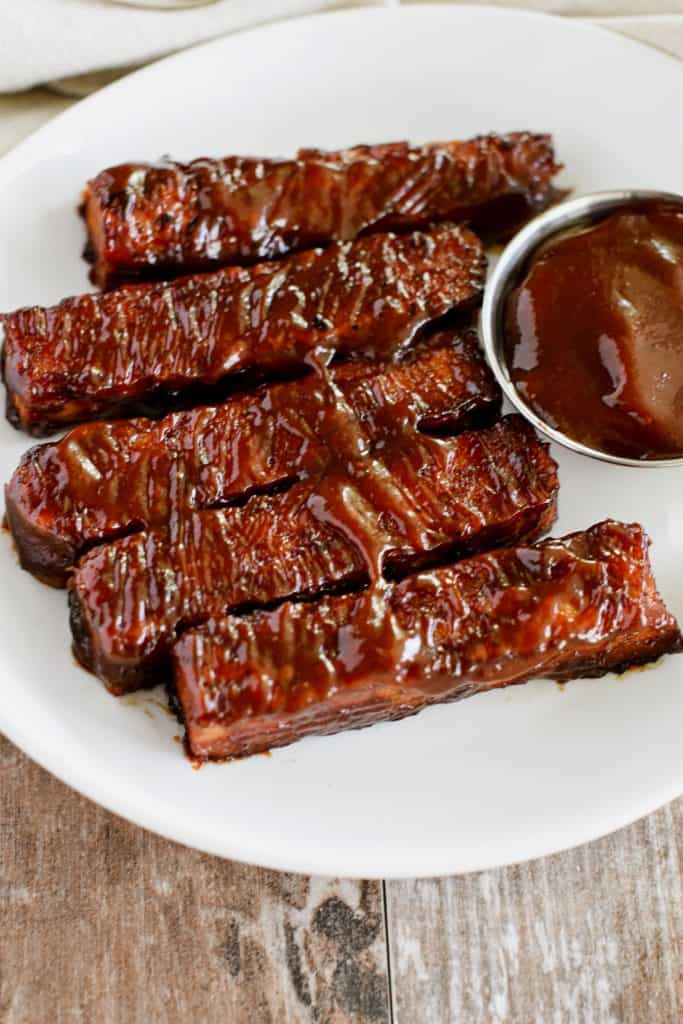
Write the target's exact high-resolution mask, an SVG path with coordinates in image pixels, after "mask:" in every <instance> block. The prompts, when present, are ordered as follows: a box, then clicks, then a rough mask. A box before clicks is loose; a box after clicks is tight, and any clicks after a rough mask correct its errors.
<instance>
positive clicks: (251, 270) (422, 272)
mask: <svg viewBox="0 0 683 1024" xmlns="http://www.w3.org/2000/svg"><path fill="white" fill-rule="evenodd" d="M485 266H486V261H485V257H484V252H483V248H482V244H481V242H480V240H479V239H478V238H477V237H476V236H475V235H473V234H472V233H471V232H470V231H468V230H467V229H466V228H462V227H454V226H452V225H441V226H439V227H437V228H435V229H434V230H433V231H431V232H414V233H412V234H408V235H402V236H399V237H397V236H394V235H390V234H384V235H374V236H372V237H369V238H364V239H359V240H358V241H356V242H353V243H351V242H349V243H340V244H338V245H333V246H331V247H330V248H328V249H326V250H324V251H321V250H310V251H308V252H305V253H301V254H299V255H296V256H291V257H289V258H288V259H287V260H283V261H282V262H280V263H277V264H272V263H269V264H258V265H256V266H253V267H248V268H238V267H231V268H226V269H224V270H220V271H217V272H216V273H214V274H205V275H197V276H195V277H189V278H184V279H181V280H178V281H175V282H173V283H171V284H151V285H150V284H146V285H135V286H129V287H126V288H120V289H118V290H117V291H113V292H109V293H107V294H106V295H84V296H80V297H76V298H71V299H65V300H64V301H63V302H61V303H59V305H57V306H53V307H51V308H42V307H32V308H27V309H21V310H18V311H17V312H15V313H9V314H5V315H4V316H2V317H1V318H0V326H2V328H3V330H4V347H3V369H4V379H5V384H6V386H7V414H8V417H9V419H10V420H11V421H12V422H13V423H15V425H17V426H20V427H22V428H23V429H24V430H28V431H29V432H31V433H34V434H41V433H45V432H46V431H49V430H51V429H54V428H55V427H58V426H60V425H64V424H68V423H75V422H78V421H80V420H88V419H99V418H102V417H104V416H113V415H124V414H125V415H130V414H131V413H134V412H136V411H139V410H141V409H142V411H143V412H144V411H148V408H149V405H150V403H156V404H157V405H158V406H159V407H160V408H162V409H163V408H164V407H166V408H169V406H170V405H171V404H172V403H173V402H174V401H175V402H177V400H178V397H179V396H180V397H182V396H183V395H184V394H188V395H190V396H191V394H192V389H193V388H195V389H196V388H197V387H198V386H201V387H203V388H211V387H217V386H220V385H224V384H225V382H226V380H231V381H233V382H235V381H239V380H240V379H242V377H243V375H244V374H247V373H250V374H252V375H261V376H262V377H263V376H266V377H269V378H271V379H272V378H273V377H277V376H283V375H291V374H292V373H294V372H297V371H298V372H301V370H302V364H303V363H304V362H305V360H306V358H307V357H308V356H309V355H310V354H311V352H313V351H314V350H316V349H319V348H324V349H327V350H329V351H331V352H334V353H335V355H337V356H340V357H356V358H357V357H360V356H364V357H367V358H384V359H387V358H396V357H397V356H399V355H400V354H401V353H402V352H404V351H405V350H406V349H407V348H408V347H409V345H410V344H411V343H412V342H413V341H414V340H416V338H417V336H418V335H419V334H420V333H421V332H422V331H424V329H425V328H426V327H428V326H429V325H430V324H433V323H434V322H435V321H438V320H440V319H442V318H444V317H445V316H446V315H447V314H451V313H453V312H454V311H455V310H459V311H464V310H466V309H468V308H471V307H473V306H474V305H476V304H477V303H478V302H479V301H480V299H481V295H482V290H483V285H484V276H485ZM240 375H241V376H240Z"/></svg>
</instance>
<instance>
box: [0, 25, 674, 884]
mask: <svg viewBox="0 0 683 1024" xmlns="http://www.w3.org/2000/svg"><path fill="white" fill-rule="evenodd" d="M682 101H683V68H682V67H681V66H680V65H678V64H677V63H675V62H674V61H673V60H671V59H669V58H667V57H665V56H663V55H661V54H659V53H657V52H655V51H654V50H649V49H645V48H643V47H640V46H638V45H637V44H635V43H633V42H631V41H629V40H627V39H623V38H620V37H618V36H616V35H611V34H609V33H607V32H606V31H604V30H601V29H597V28H589V27H585V26H582V25H580V24H576V23H572V22H570V21H562V20H556V19H552V18H547V17H543V16H539V15H532V14H519V13H515V14H513V13H509V12H504V11H502V10H497V9H491V8H479V7H478V8H467V7H458V8H454V7H450V8H449V7H442V6H433V7H428V8H424V7H419V8H415V7H413V8H409V9H399V10H364V11H348V12H343V13H339V14H334V15H324V16H320V17H314V18H308V19H302V20H297V21H292V22H288V23H285V24H281V25H277V26H274V27H269V28H265V29H259V30H257V31H254V32H249V33H247V34H245V35H240V36H233V37H231V38H227V39H224V40H220V41H218V42H214V43H211V44H209V45H207V46H204V47H201V48H199V49H196V50H192V51H189V52H187V53H184V54H182V55H180V56H177V57H174V58H172V59H169V60H165V61H162V62H161V63H159V64H156V65H154V66H153V67H151V68H149V69H147V70H144V71H142V72H139V73H138V74H135V75H133V76H131V77H130V78H127V79H125V80H123V81H121V82H118V83H117V84H116V85H114V86H112V87H110V88H108V89H106V90H105V91H104V92H101V93H99V94H97V95H95V96H94V97H92V98H90V99H89V100H86V101H85V102H83V103H82V104H80V105H79V106H77V107H75V108H73V109H72V110H70V111H69V112H67V113H66V114H63V115H62V116H61V117H58V118H57V119H56V120H54V121H53V122H52V123H50V124H49V125H48V126H47V127H45V128H43V129H42V130H41V131H40V132H38V133H37V134H36V135H34V136H33V137H32V138H30V139H29V140H27V141H26V142H25V143H23V144H22V145H21V146H20V147H19V148H18V149H16V150H15V151H14V152H13V153H11V154H10V155H9V156H8V157H6V158H5V160H4V161H2V162H1V163H0V225H1V228H0V309H11V308H13V307H16V306H19V305H22V304H25V303H35V302H51V301H55V300H57V299H59V298H61V297H62V296H64V295H66V294H69V293H73V292H78V291H83V290H85V287H86V270H85V266H84V264H83V263H82V262H81V260H80V258H79V253H80V249H81V246H82V243H83V229H82V226H81V224H80V223H79V221H78V218H77V217H76V213H75V206H76V202H77V199H78V192H79V189H80V187H81V185H82V183H83V182H84V181H85V179H86V178H87V177H88V176H89V175H91V174H93V173H94V172H96V171H97V170H99V169H100V168H101V167H104V166H106V165H107V164H111V163H115V162H117V161H120V160H123V159H126V158H136V159H138V158H142V159H145V158H154V157H157V156H159V155H160V154H162V153H167V152H172V153H173V154H174V155H176V156H179V157H192V156H195V155H200V154H221V153H224V152H227V153H230V152H234V153H257V154H287V153H291V152H292V151H293V150H294V149H295V148H296V147H298V146H303V145H315V146H329V147H338V146H340V145H345V144H351V143H354V142H361V141H380V140H388V139H396V138H405V137H407V138H410V139H412V140H414V141H422V140H430V139H448V138H453V137H464V136H467V135H470V134H476V133H478V132H484V131H488V130H490V129H492V130H500V131H505V130H513V129H518V128H522V129H533V130H552V131H553V132H554V134H555V137H556V142H557V147H558V152H559V154H560V156H561V158H562V160H564V162H565V164H566V168H567V169H566V172H565V174H564V181H565V183H566V184H567V185H571V186H573V187H574V188H575V189H576V190H577V191H578V192H582V191H587V190H592V189H605V188H622V187H629V186H636V187H637V186H639V187H642V188H659V189H670V190H672V191H674V190H677V189H678V188H679V187H680V182H681V167H682V166H683V134H682V133H681V130H680V128H681V123H680V111H681V107H682V106H683V103H682ZM26 447H27V441H26V438H25V437H22V435H21V434H18V433H16V432H15V431H14V430H12V428H11V427H9V426H8V425H6V424H3V425H1V426H0V471H1V472H0V475H1V476H2V477H3V478H4V479H8V478H9V476H10V474H11V472H12V470H13V468H14V466H15V464H16V462H17V460H18V458H19V456H20V454H21V452H22V451H23V450H24V449H25V448H26ZM555 454H556V455H557V456H558V458H559V461H560V465H561V481H562V490H561V501H560V505H561V517H560V521H559V523H558V524H557V532H558V533H561V532H565V531H567V530H573V529H578V528H581V527H585V526H588V525H589V524H591V523H593V522H595V521H596V520H598V519H601V518H603V517H605V516H615V517H618V518H622V519H625V520H640V521H641V522H642V523H644V525H645V526H646V528H647V529H648V530H649V531H650V533H651V535H652V537H653V538H654V547H653V559H654V564H655V568H656V570H657V577H658V580H659V584H660V588H661V591H662V594H663V596H664V597H665V599H666V600H667V601H668V602H669V606H670V607H671V609H672V610H673V611H674V612H675V613H678V615H680V616H683V578H682V573H681V565H682V563H683V529H682V525H683V524H682V522H681V507H682V505H681V499H682V498H683V474H682V473H681V472H679V471H677V470H670V469H669V470H666V469H662V470H650V471H647V470H627V469H621V468H619V467H616V466H609V465H606V464H598V463H595V462H591V461H589V460H586V459H583V458H580V457H578V456H572V455H571V454H569V453H567V452H564V451H557V452H556V453H555ZM0 570H1V573H0V580H1V582H0V645H1V649H2V664H1V667H0V687H1V689H2V698H1V699H0V724H1V725H2V727H3V728H4V730H5V731H6V733H7V735H8V736H9V737H10V738H11V739H12V740H14V742H15V743H17V744H18V745H19V746H20V747H22V748H23V750H25V751H26V752H27V753H28V754H29V755H30V756H31V757H33V758H34V759H35V760H37V761H39V762H40V763H41V764H43V765H44V766H45V767H47V768H48V769H49V770H50V771H52V772H54V773H55V774H56V775H58V776H59V777H60V778H62V779H64V780H65V781H66V782H68V783H70V784H71V785H72V786H75V787H76V788H77V789H79V790H80V791H81V792H83V793H85V794H86V795H88V796H90V797H92V798H93V799H94V800H97V801H98V802H99V803H101V804H103V805H104V806H106V807H108V808H110V809H111V810H113V811H116V812H117V813H119V814H122V815H124V816H125V817H127V818H130V819H131V820H133V821H135V822H138V823H139V824H141V825H144V826H145V827H147V828H150V829H154V830H155V831H157V832H160V833H162V834H163V835H166V836H169V837H171V838H174V839H177V840H179V841H181V842H183V843H187V844H189V845H192V846H196V847H200V848H202V849H204V850H208V851H210V852H212V853H217V854H221V855H223V856H226V857H235V858H239V859H242V860H246V861H251V862H254V863H258V864H265V865H269V866H273V867H277V868H282V869H290V870H298V871H305V872H320V873H328V874H342V875H359V876H368V877H369V876H385V877H391V876H406V875H434V874H444V873H450V872H460V871H470V870H474V869H480V868H486V867H491V866H494V865H500V864H505V863H508V862H512V861H518V860H522V859H524V858H528V857H534V856H538V855H541V854H547V853H550V852H553V851H556V850H559V849H562V848H564V847H568V846H571V845H573V844H576V843H581V842H584V841H586V840H589V839H592V838H594V837H596V836H599V835H601V834H603V833H605V832H608V831H610V830H612V829H614V828H617V827H618V826H620V825H623V824H626V823H627V822H630V821H632V820H634V819H635V818H637V817H638V816H640V815H642V814H644V813H646V812H648V811H651V810H653V809H654V808H656V807H658V806H659V805H661V804H663V803H664V802H665V801H667V800H670V799H672V798H673V797H675V796H677V795H678V794H679V793H680V792H681V791H683V754H682V752H681V735H682V733H683V685H682V682H683V681H682V680H681V676H682V674H683V658H682V659H677V658H670V659H668V660H665V661H663V662H662V663H661V664H659V665H657V666H656V667H654V668H651V669H648V670H646V671H643V672H634V673H629V674H627V675H626V676H625V677H623V678H621V679H616V678H614V677H608V678H605V679H602V680H597V681H596V680H590V681H586V680H584V681H579V682H576V683H572V684H570V685H569V686H567V687H566V688H565V689H562V690H561V689H560V688H559V687H558V686H556V685H554V684H553V683H543V682H535V683H532V684H530V685H528V686H523V687H517V688H513V689H510V690H508V691H505V692H496V693H492V694H488V695H484V696H481V697H475V698H474V699H472V700H469V701H464V702H462V703H460V704H455V705H451V706H449V707H443V708H434V709H430V710H428V711H426V712H423V713H422V714H421V715H419V716H418V717H417V718H414V719H410V720H407V721H404V722H400V723H395V724H384V725H379V726H375V727H374V728H372V729H366V730H364V731H361V732H351V733H346V734H344V735H340V736H334V737H329V738H321V739H310V740H306V741H305V742H302V743H299V744H297V745H294V746H292V747H289V748H285V749H283V750H278V751H277V752H275V753H273V755H272V756H271V757H253V758H251V759H250V760H246V761H242V762H236V763H232V764H227V765H209V766H207V767H204V768H202V769H201V770H200V771H194V770H193V769H192V768H191V767H190V765H189V763H188V762H187V761H186V760H185V759H184V757H183V756H182V752H181V748H180V747H179V746H178V744H177V743H174V742H173V737H174V736H175V735H176V734H177V733H178V732H179V729H178V727H177V726H176V725H175V723H174V722H173V721H171V720H170V719H169V717H168V716H167V715H166V714H165V713H164V711H163V710H162V709H161V708H160V707H159V704H158V703H154V698H153V697H152V698H150V697H149V696H135V697H133V698H129V699H123V700H118V701H117V700H115V699H114V698H112V697H110V696H108V695H107V693H106V692H105V690H104V688H103V687H102V686H101V685H100V683H99V682H97V680H95V679H94V678H92V677H91V676H89V675H87V674H86V673H85V672H84V671H82V670H80V669H79V668H77V667H76V665H75V663H74V661H73V659H72V656H71V654H70V651H69V632H68V625H67V609H66V600H65V596H64V593H62V592H56V591H52V590H50V589H48V588H46V587H43V586H41V585H40V584H39V583H37V582H36V581H35V580H34V579H32V578H31V576H29V575H28V574H26V573H22V572H20V571H19V570H18V568H17V566H16V562H15V559H14V556H13V555H12V553H11V551H10V544H9V541H8V540H7V539H5V540H4V541H3V543H2V544H1V545H0ZM157 700H158V697H157Z"/></svg>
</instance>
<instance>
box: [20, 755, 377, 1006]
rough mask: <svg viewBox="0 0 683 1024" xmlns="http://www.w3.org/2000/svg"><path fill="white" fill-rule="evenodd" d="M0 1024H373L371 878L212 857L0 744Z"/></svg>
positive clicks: (374, 911) (374, 978)
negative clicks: (285, 871) (337, 877)
mask: <svg viewBox="0 0 683 1024" xmlns="http://www.w3.org/2000/svg"><path fill="white" fill-rule="evenodd" d="M0 800H1V806H2V812H1V815H0V907H1V908H2V922H1V926H0V1020H1V1021H2V1022H3V1024H42V1022H43V1021H44V1022H48V1021H49V1022H50V1024H67V1022H68V1024H92V1022H94V1021H97V1024H152V1022H155V1021H163V1022H164V1024H176V1022H178V1024H180V1022H183V1024H186V1022H187V1021H201V1022H202V1024H214V1022H221V1024H223V1022H226V1021H229V1022H230V1024H270V1022H272V1024H282V1022H290V1021H291V1022H295V1024H299V1022H302V1024H303V1022H306V1024H308V1022H316V1024H351V1022H354V1024H355V1022H357V1024H377V1022H386V1021H387V1020H388V996H387V977H386V966H387V965H386V947H385V934H384V914H383V905H382V891H381V884H380V883H360V882H349V881H334V880H331V879H308V878H304V877H299V876H295V875H281V874H278V873H276V872H271V871H263V870H259V869H256V868H249V867H246V866H244V865H241V864H236V863H231V862H227V861H221V860H219V859H217V858H214V857H209V856H206V855H204V854H201V853H197V852H195V851H192V850H186V849H184V848H183V847H180V846H177V845H175V844H174V843H170V842H167V841H166V840H163V839H160V838H158V837H157V836H154V835H151V834H150V833H148V832H145V831H143V830H142V829H139V828H136V827H134V826H132V825H129V824H127V823H126V822H124V821H121V820H120V819H119V818H116V817H114V816H113V815H111V814H108V813H107V812H106V811H103V810H101V809H100V808H98V807H96V806H94V805H93V804H91V803H90V802H89V801H87V800H85V799H83V798H82V797H80V796H78V795H77V794H75V793H74V792H72V791H71V790H69V789H67V787H66V786H64V785H62V783H60V782H58V781H57V780H55V779H53V778H51V777H50V776H49V775H48V774H47V773H46V772H44V771H43V770H42V769H40V768H38V767H37V766H36V765H34V764H32V763H31V762H30V761H28V759H27V758H25V757H24V756H23V755H22V754H21V753H20V752H19V751H18V750H16V748H14V747H13V746H11V744H9V743H8V742H7V741H5V740H2V739H0Z"/></svg>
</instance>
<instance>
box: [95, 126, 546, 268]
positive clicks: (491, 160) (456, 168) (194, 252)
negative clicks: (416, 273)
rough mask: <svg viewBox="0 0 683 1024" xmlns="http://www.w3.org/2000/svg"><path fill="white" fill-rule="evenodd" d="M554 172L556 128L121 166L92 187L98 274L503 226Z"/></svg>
mask: <svg viewBox="0 0 683 1024" xmlns="http://www.w3.org/2000/svg"><path fill="white" fill-rule="evenodd" d="M558 170H559V166H558V165H557V164H556V163H555V159H554V154H553V147H552V141H551V139H550V137H549V136H547V135H533V134H530V133H528V132H515V133H511V134H509V135H502V136H498V135H488V136H482V137H479V138H475V139H470V140H467V141H456V142H441V143H433V144H431V145H425V146H417V147H412V148H411V147H410V146H409V145H408V144H407V143H403V142H399V143H389V144H385V145H381V146H355V147H353V148H350V149H344V150H339V151H336V152H325V151H322V150H315V149H306V150H300V151H299V153H298V154H297V156H296V157H295V159H293V160H262V159H254V158H250V157H226V158H224V159H218V160H210V159H201V160H195V161H193V162H192V163H189V164H179V163H174V162H172V161H164V162H162V163H159V164H155V165H150V164H122V165H120V166H117V167H111V168H108V169H107V170H105V171H102V172H101V173H100V174H98V175H97V177H95V178H94V179H92V181H90V182H88V184H87V186H86V190H85V196H84V213H85V218H86V223H87V227H88V232H89V241H90V246H89V250H90V251H91V252H92V254H93V256H94V260H95V263H94V267H93V272H92V275H91V276H92V278H93V281H94V282H95V283H96V284H98V285H100V286H101V287H103V288H111V287H112V286H113V285H116V284H120V283H123V282H126V281H138V280H150V279H155V278H160V277H161V278H170V277H172V276H177V275H178V274H181V273H196V272H199V271H206V270H212V269H214V268H215V267H217V266H219V265H226V264H235V263H248V262H255V261H258V260H271V259H280V258H282V257H283V256H286V255H287V254H288V253H291V252H295V251H298V250H302V249H307V248H311V247H313V246H317V245H327V244H329V243H331V242H339V241H342V242H343V241H350V240H352V239H354V238H356V237H357V236H359V235H361V234H368V233H370V232H377V231H387V230H392V231H406V230H413V229H415V228H423V227H426V226H428V225H430V224H433V223H436V222H439V221H443V220H451V221H457V220H467V221H470V222H472V223H473V224H474V225H475V226H476V227H477V228H479V227H484V228H491V227H495V228H496V229H497V233H498V235H499V236H500V234H501V232H502V231H503V232H504V231H509V230H510V229H511V228H512V227H514V226H518V225H519V223H520V222H522V221H523V220H524V219H525V218H527V217H528V216H529V215H530V214H532V213H534V212H536V211H538V210H540V209H542V208H543V207H544V206H545V205H547V204H548V203H549V202H551V201H552V199H553V198H554V195H555V192H554V190H553V187H552V179H553V177H554V175H555V174H556V173H557V171H558Z"/></svg>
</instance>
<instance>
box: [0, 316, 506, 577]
mask: <svg viewBox="0 0 683 1024" xmlns="http://www.w3.org/2000/svg"><path fill="white" fill-rule="evenodd" d="M332 379H333V381H334V382H335V383H336V384H337V385H338V387H339V388H340V390H341V392H342V394H343V395H344V397H345V399H346V401H347V403H348V406H349V410H350V411H351V412H352V413H353V415H354V416H355V417H356V419H357V420H358V421H359V423H362V425H363V430H364V432H365V435H366V436H367V438H368V439H369V441H370V442H371V443H373V444H380V445H386V444H388V443H390V442H391V441H392V439H393V438H394V436H395V435H396V432H397V430H399V429H400V430H403V431H413V432H415V431H417V430H418V429H424V430H427V431H429V430H432V431H434V430H438V431H440V432H444V433H451V434H454V433H456V432H458V431H459V430H463V429H467V428H471V427H473V426H475V425H477V426H480V425H481V426H483V425H486V424H488V423H491V422H492V421H493V420H494V419H495V417H496V416H497V414H498V412H499V410H500V390H499V388H498V386H497V385H496V383H495V380H494V378H493V375H492V374H491V371H490V370H489V368H488V366H487V365H486V363H485V361H484V359H483V356H482V354H481V351H480V349H479V345H478V342H477V338H476V333H475V332H474V331H472V330H466V331H460V332H456V331H451V330H449V331H440V332H438V333H437V334H436V335H434V336H433V337H431V338H429V339H428V340H426V341H425V342H422V343H420V344H419V345H418V346H417V347H416V348H415V349H413V350H411V352H410V353H409V356H408V357H407V358H406V359H405V360H404V361H403V362H400V363H395V364H390V365H385V364H381V363H379V364H378V363H376V362H372V361H356V362H346V363H338V364H336V367H335V368H334V369H333V371H332ZM326 401H329V396H328V395H327V394H326V392H325V389H324V388H323V387H322V386H321V382H320V380H319V378H318V377H317V376H315V375H311V376H309V377H308V378H305V379H303V380H298V381H294V382H292V383H287V384H284V383H282V384H272V385H269V386H264V387H261V388H258V389H257V390H255V391H253V392H250V393H245V394H243V395H240V396H236V397H234V398H233V399H232V400H229V401H227V402H225V403H223V404H222V405H219V406H215V407H208V408H206V407H205V408H199V409H194V410H192V411H188V412H177V413H172V414H171V415H170V416H167V417H166V418H165V419H163V420H161V421H158V422H155V421H152V420H142V419H140V420H116V421H113V422H97V423H87V424H83V425H82V426H80V427H75V428H74V429H73V430H71V431H70V432H69V433H68V434H67V435H66V436H65V437H64V438H62V439H61V440H60V441H57V442H55V443H53V444H43V445H38V446H36V447H35V448H32V449H31V450H30V451H29V452H27V453H26V455H25V456H24V458H23V460H22V462H21V464H20V466H19V468H18V469H17V470H16V472H15V473H14V475H13V477H12V479H11V481H10V483H9V484H8V486H7V488H6V492H5V505H6V512H7V520H8V525H9V528H10V530H11V532H12V536H13V538H14V541H15V544H16V547H17V550H18V553H19V559H20V561H21V564H22V566H23V567H24V568H26V569H28V570H29V571H30V572H33V573H34V574H35V575H37V576H39V577H40V578H41V579H43V580H45V581H46V582H49V583H52V584H54V585H56V586H63V585H65V583H66V576H67V573H68V571H69V570H70V568H71V567H72V566H73V565H74V564H75V561H76V559H77V558H78V557H79V556H80V555H81V554H82V553H83V552H84V551H85V550H86V549H88V548H90V547H92V546H93V545H94V544H98V543H102V542H104V541H107V540H112V539H114V538H117V537H121V536H123V535H124V534H127V533H130V532H132V531H135V530H142V529H145V528H149V527H156V526H164V525H165V524H166V523H167V522H168V521H169V519H170V518H171V516H172V515H177V514H181V513H183V512H189V511H191V510H194V509H202V508H209V507H212V506H217V505H220V504H227V503H230V502H233V503H234V502H235V501H236V500H238V499H244V498H246V497H247V496H248V495H249V494H251V493H254V492H259V491H260V492H264V491H268V490H273V489H275V488H277V487H282V486H285V485H288V484H291V483H292V482H293V481H295V480H297V479H302V478H304V477H307V476H311V475H312V474H316V473H317V474H319V473H320V472H322V470H323V469H324V468H325V466H326V465H327V464H328V463H329V462H330V460H331V459H332V458H333V457H334V453H335V452H336V449H337V446H338V438H337V436H336V433H333V435H332V436H326V431H325V423H326V421H325V415H324V413H325V410H324V404H325V402H326Z"/></svg>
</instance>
